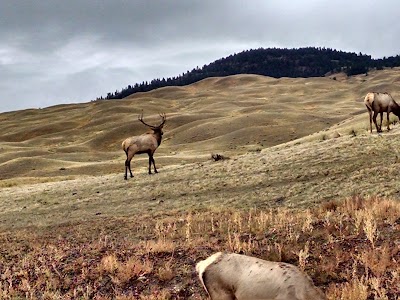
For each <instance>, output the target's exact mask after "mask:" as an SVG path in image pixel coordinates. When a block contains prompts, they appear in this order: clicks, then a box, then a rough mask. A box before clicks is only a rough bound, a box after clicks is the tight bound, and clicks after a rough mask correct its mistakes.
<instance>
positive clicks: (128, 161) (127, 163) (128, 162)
mask: <svg viewBox="0 0 400 300" xmlns="http://www.w3.org/2000/svg"><path fill="white" fill-rule="evenodd" d="M132 158H133V155H129V154H128V153H126V160H125V176H124V179H125V180H127V179H128V174H127V173H128V169H129V173H130V175H131V178H132V177H133V174H132V170H131V160H132Z"/></svg>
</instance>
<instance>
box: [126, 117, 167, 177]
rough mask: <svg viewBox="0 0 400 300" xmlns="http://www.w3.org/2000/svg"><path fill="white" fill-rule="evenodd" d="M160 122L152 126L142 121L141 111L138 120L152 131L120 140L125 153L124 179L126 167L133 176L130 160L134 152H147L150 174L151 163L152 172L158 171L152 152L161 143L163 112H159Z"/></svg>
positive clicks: (163, 121)
mask: <svg viewBox="0 0 400 300" xmlns="http://www.w3.org/2000/svg"><path fill="white" fill-rule="evenodd" d="M160 117H161V124H160V125H158V126H153V125H149V124H147V123H145V122H144V121H143V113H142V114H141V115H140V116H139V117H138V120H139V121H140V122H142V123H143V124H144V125H146V126H147V127H149V128H150V129H151V130H153V132H148V133H144V134H142V135H139V136H132V137H129V138H127V139H126V140H124V141H123V142H122V149H123V150H124V151H125V154H126V161H125V176H124V179H125V180H127V179H128V176H127V175H128V174H127V173H128V169H129V173H130V174H131V177H133V174H132V170H131V160H132V158H133V156H134V155H135V154H141V153H147V154H148V155H149V174H151V164H153V166H154V172H155V173H158V171H157V168H156V164H155V162H154V157H153V156H154V152H155V151H156V150H157V148H158V146H160V144H161V139H162V135H163V131H162V129H163V126H164V124H165V121H166V119H167V117H166V115H165V113H164V114H160Z"/></svg>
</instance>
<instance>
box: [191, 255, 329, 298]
mask: <svg viewBox="0 0 400 300" xmlns="http://www.w3.org/2000/svg"><path fill="white" fill-rule="evenodd" d="M196 271H197V273H198V275H199V278H200V281H201V283H202V284H203V287H204V289H205V290H206V292H207V293H208V295H209V296H210V298H211V299H212V300H217V299H218V300H244V299H246V300H247V299H265V300H311V299H312V300H326V299H327V298H326V297H325V296H324V294H323V293H322V292H321V291H320V290H319V289H318V288H316V287H315V286H314V284H313V282H312V280H311V279H310V278H309V277H308V276H307V275H306V274H304V273H303V272H301V271H300V270H299V269H298V268H297V267H295V266H294V265H291V264H287V263H282V262H272V261H265V260H262V259H258V258H255V257H251V256H246V255H240V254H234V253H221V252H217V253H215V254H213V255H211V256H210V257H208V258H207V259H205V260H203V261H200V262H199V263H197V265H196Z"/></svg>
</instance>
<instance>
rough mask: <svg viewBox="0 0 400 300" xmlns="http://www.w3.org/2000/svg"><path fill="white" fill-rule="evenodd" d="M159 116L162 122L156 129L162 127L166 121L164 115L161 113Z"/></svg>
mask: <svg viewBox="0 0 400 300" xmlns="http://www.w3.org/2000/svg"><path fill="white" fill-rule="evenodd" d="M159 115H160V117H161V119H162V121H161V124H160V125H158V126H157V127H162V126H164V123H165V121H166V120H167V116H166V115H165V113H162V114H159Z"/></svg>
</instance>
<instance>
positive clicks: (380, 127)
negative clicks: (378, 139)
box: [379, 112, 383, 132]
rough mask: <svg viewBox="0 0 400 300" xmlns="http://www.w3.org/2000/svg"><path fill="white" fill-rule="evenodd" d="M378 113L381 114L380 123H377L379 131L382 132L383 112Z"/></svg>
mask: <svg viewBox="0 0 400 300" xmlns="http://www.w3.org/2000/svg"><path fill="white" fill-rule="evenodd" d="M379 114H380V115H381V124H380V125H379V131H380V132H382V121H383V112H380V113H379Z"/></svg>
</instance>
